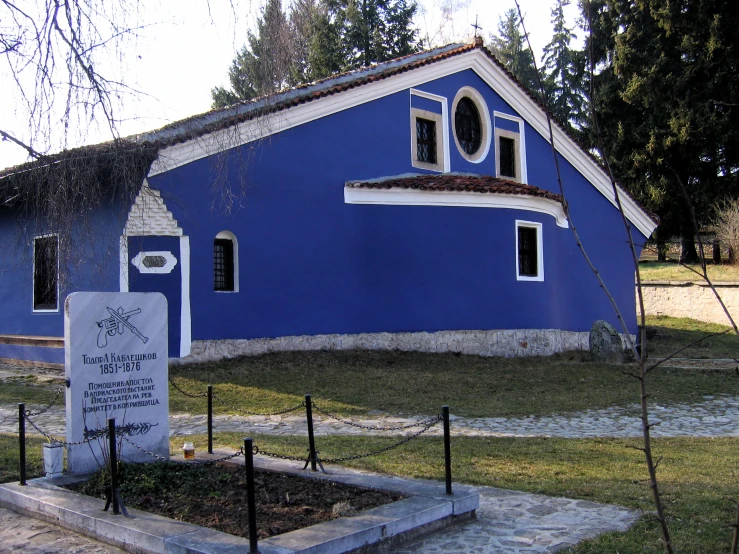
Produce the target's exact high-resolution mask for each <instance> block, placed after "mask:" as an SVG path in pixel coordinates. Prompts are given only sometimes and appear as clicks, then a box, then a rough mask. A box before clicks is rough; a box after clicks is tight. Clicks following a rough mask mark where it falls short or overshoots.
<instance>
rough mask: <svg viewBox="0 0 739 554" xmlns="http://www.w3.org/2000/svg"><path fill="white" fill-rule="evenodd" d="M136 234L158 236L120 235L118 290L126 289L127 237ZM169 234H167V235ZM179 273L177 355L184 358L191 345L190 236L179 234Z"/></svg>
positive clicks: (124, 290)
mask: <svg viewBox="0 0 739 554" xmlns="http://www.w3.org/2000/svg"><path fill="white" fill-rule="evenodd" d="M136 236H160V235H142V234H133V235H126V234H124V235H121V237H120V257H119V288H120V292H129V291H128V283H129V279H128V272H129V267H128V266H129V263H128V239H129V238H130V237H136ZM167 236H169V235H167ZM179 239H180V260H179V263H180V274H181V276H182V283H181V285H180V291H181V293H180V296H181V302H180V352H179V357H180V358H184V357H185V356H188V355H189V354H190V348H191V346H192V321H191V316H190V237H188V236H186V235H180V236H179Z"/></svg>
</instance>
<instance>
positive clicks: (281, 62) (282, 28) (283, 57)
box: [211, 0, 297, 108]
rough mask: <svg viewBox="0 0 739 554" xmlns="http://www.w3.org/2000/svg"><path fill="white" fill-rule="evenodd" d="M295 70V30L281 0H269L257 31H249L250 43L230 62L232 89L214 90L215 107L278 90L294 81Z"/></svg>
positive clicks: (220, 88) (258, 21) (229, 76)
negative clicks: (291, 28)
mask: <svg viewBox="0 0 739 554" xmlns="http://www.w3.org/2000/svg"><path fill="white" fill-rule="evenodd" d="M296 73H297V71H296V69H295V64H294V56H293V45H292V33H291V30H290V26H289V25H288V21H287V16H286V15H285V12H283V11H282V3H281V0H267V4H266V6H265V8H264V12H263V13H262V17H260V18H259V19H258V20H257V32H256V34H254V33H252V32H251V31H249V33H248V34H247V44H246V45H244V47H243V48H242V49H241V50H240V51H239V52H238V53H237V54H236V58H235V59H234V61H233V62H232V63H231V68H230V69H229V72H228V78H229V81H230V83H231V90H227V89H224V88H222V87H215V88H214V89H212V90H211V96H212V97H213V107H215V108H218V107H223V106H227V105H229V104H233V103H235V102H239V101H243V100H250V99H251V98H254V97H256V96H261V95H265V94H271V93H273V92H276V91H278V90H280V89H282V88H284V87H285V86H288V85H290V84H293V82H294V78H295V77H296Z"/></svg>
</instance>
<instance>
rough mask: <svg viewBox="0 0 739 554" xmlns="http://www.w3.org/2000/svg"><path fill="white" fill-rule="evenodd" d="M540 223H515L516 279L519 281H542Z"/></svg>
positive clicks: (542, 261) (542, 260) (542, 264)
mask: <svg viewBox="0 0 739 554" xmlns="http://www.w3.org/2000/svg"><path fill="white" fill-rule="evenodd" d="M543 266H544V256H543V252H542V237H541V223H536V222H531V221H516V277H517V279H518V280H519V281H543V280H544V267H543Z"/></svg>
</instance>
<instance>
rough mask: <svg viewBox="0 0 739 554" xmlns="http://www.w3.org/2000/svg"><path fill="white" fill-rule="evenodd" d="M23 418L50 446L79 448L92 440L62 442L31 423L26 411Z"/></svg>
mask: <svg viewBox="0 0 739 554" xmlns="http://www.w3.org/2000/svg"><path fill="white" fill-rule="evenodd" d="M41 413H43V412H41ZM23 417H24V418H25V419H26V421H27V422H28V423H30V424H31V427H33V428H34V429H36V431H38V432H39V434H41V435H43V436H44V437H46V438H47V439H48V440H49V442H51V443H52V444H59V445H62V446H80V445H83V444H87V443H88V442H90V441H91V440H92V439H89V438H88V439H83V440H81V441H75V442H67V441H63V440H61V439H59V438H57V437H55V436H54V435H51V434H49V433H47V432H46V431H44V430H43V429H41V428H40V427H39V426H38V425H36V424H35V423H34V422H33V420H32V419H31V418H30V417H29V416H28V410H26V413H24V414H23Z"/></svg>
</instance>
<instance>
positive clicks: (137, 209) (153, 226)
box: [123, 179, 183, 237]
mask: <svg viewBox="0 0 739 554" xmlns="http://www.w3.org/2000/svg"><path fill="white" fill-rule="evenodd" d="M182 234H183V233H182V228H181V227H180V226H179V225H178V224H177V220H176V219H175V218H174V216H173V215H172V212H170V211H169V210H168V209H167V206H166V205H165V204H164V200H163V199H162V195H161V193H160V192H159V191H158V190H154V189H151V188H149V183H148V182H147V181H146V179H144V184H143V185H142V186H141V190H140V191H139V193H138V195H136V200H134V202H133V204H132V205H131V210H130V211H129V212H128V219H127V220H126V225H125V227H124V228H123V235H124V236H128V237H132V236H142V235H143V236H160V237H161V236H164V237H181V236H182Z"/></svg>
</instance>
